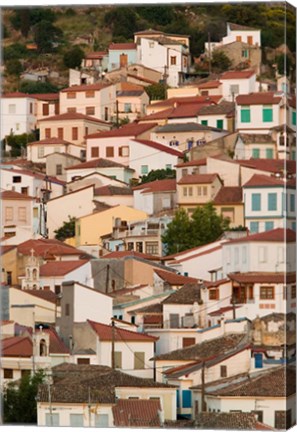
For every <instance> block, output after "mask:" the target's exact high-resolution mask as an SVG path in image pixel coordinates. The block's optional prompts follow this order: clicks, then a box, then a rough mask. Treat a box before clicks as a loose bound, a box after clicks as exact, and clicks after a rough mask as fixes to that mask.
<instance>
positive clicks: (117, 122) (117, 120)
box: [116, 100, 120, 128]
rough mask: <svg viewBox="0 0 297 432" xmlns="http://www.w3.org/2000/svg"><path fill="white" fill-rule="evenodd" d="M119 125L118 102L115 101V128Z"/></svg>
mask: <svg viewBox="0 0 297 432" xmlns="http://www.w3.org/2000/svg"><path fill="white" fill-rule="evenodd" d="M119 124H120V121H119V101H118V100H116V125H117V128H119Z"/></svg>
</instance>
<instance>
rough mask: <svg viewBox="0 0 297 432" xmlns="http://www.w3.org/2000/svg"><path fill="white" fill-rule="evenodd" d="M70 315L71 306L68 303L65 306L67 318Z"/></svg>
mask: <svg viewBox="0 0 297 432" xmlns="http://www.w3.org/2000/svg"><path fill="white" fill-rule="evenodd" d="M69 315H70V304H69V303H66V304H65V316H69Z"/></svg>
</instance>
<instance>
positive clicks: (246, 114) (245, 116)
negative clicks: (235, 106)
mask: <svg viewBox="0 0 297 432" xmlns="http://www.w3.org/2000/svg"><path fill="white" fill-rule="evenodd" d="M240 119H241V123H250V122H251V110H250V108H249V107H248V108H247V107H245V108H241V111H240Z"/></svg>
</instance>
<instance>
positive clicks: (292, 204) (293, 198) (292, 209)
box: [290, 194, 295, 212]
mask: <svg viewBox="0 0 297 432" xmlns="http://www.w3.org/2000/svg"><path fill="white" fill-rule="evenodd" d="M290 211H291V212H294V211H295V195H293V194H291V195H290Z"/></svg>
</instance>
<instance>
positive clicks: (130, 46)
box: [108, 43, 137, 51]
mask: <svg viewBox="0 0 297 432" xmlns="http://www.w3.org/2000/svg"><path fill="white" fill-rule="evenodd" d="M136 48H137V45H136V44H135V43H111V44H110V45H109V47H108V49H109V51H113V50H136Z"/></svg>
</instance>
